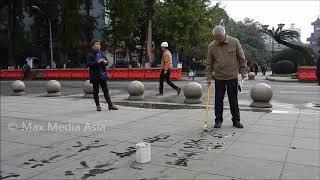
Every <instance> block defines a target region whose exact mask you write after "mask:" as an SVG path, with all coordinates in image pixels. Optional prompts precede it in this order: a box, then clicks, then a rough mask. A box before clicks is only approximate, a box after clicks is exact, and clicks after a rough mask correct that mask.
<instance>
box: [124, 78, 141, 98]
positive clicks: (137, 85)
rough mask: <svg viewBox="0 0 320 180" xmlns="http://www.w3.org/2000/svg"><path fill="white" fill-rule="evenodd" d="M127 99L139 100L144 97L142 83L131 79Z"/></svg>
mask: <svg viewBox="0 0 320 180" xmlns="http://www.w3.org/2000/svg"><path fill="white" fill-rule="evenodd" d="M128 93H129V95H130V96H129V98H128V99H129V100H131V101H141V100H143V99H144V95H143V93H144V85H143V83H142V82H140V81H131V82H130V83H129V85H128Z"/></svg>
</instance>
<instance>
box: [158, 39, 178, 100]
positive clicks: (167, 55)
mask: <svg viewBox="0 0 320 180" xmlns="http://www.w3.org/2000/svg"><path fill="white" fill-rule="evenodd" d="M168 47H169V44H168V43H167V42H162V43H161V50H162V52H163V53H162V60H161V73H160V84H159V93H158V94H157V96H162V95H163V81H164V80H166V82H167V83H168V84H169V85H170V86H171V87H172V88H173V89H175V90H176V91H177V93H178V95H180V92H181V88H179V87H178V86H176V85H175V84H173V82H172V81H171V80H170V74H171V69H172V55H171V52H170V51H169V49H168Z"/></svg>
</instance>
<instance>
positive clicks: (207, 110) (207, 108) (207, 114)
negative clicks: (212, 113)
mask: <svg viewBox="0 0 320 180" xmlns="http://www.w3.org/2000/svg"><path fill="white" fill-rule="evenodd" d="M210 94H211V86H208V96H207V103H206V111H205V124H207V122H208V118H209V101H210Z"/></svg>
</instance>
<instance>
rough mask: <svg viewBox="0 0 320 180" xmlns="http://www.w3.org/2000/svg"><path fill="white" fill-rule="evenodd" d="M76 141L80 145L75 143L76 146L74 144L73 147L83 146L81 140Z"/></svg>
mask: <svg viewBox="0 0 320 180" xmlns="http://www.w3.org/2000/svg"><path fill="white" fill-rule="evenodd" d="M76 143H77V144H78V145H75V146H72V147H81V146H83V145H82V143H81V142H80V141H77V142H76Z"/></svg>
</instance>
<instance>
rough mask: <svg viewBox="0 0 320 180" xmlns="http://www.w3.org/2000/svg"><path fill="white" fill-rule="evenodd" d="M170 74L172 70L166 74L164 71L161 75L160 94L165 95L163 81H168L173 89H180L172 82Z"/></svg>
mask: <svg viewBox="0 0 320 180" xmlns="http://www.w3.org/2000/svg"><path fill="white" fill-rule="evenodd" d="M170 74H171V70H170V69H168V71H167V73H164V70H161V73H160V85H159V92H160V93H161V94H162V93H163V81H164V80H166V81H167V83H168V84H169V86H171V87H172V88H173V89H175V90H178V89H179V88H178V87H177V86H176V85H174V84H173V82H172V81H171V80H170Z"/></svg>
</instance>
